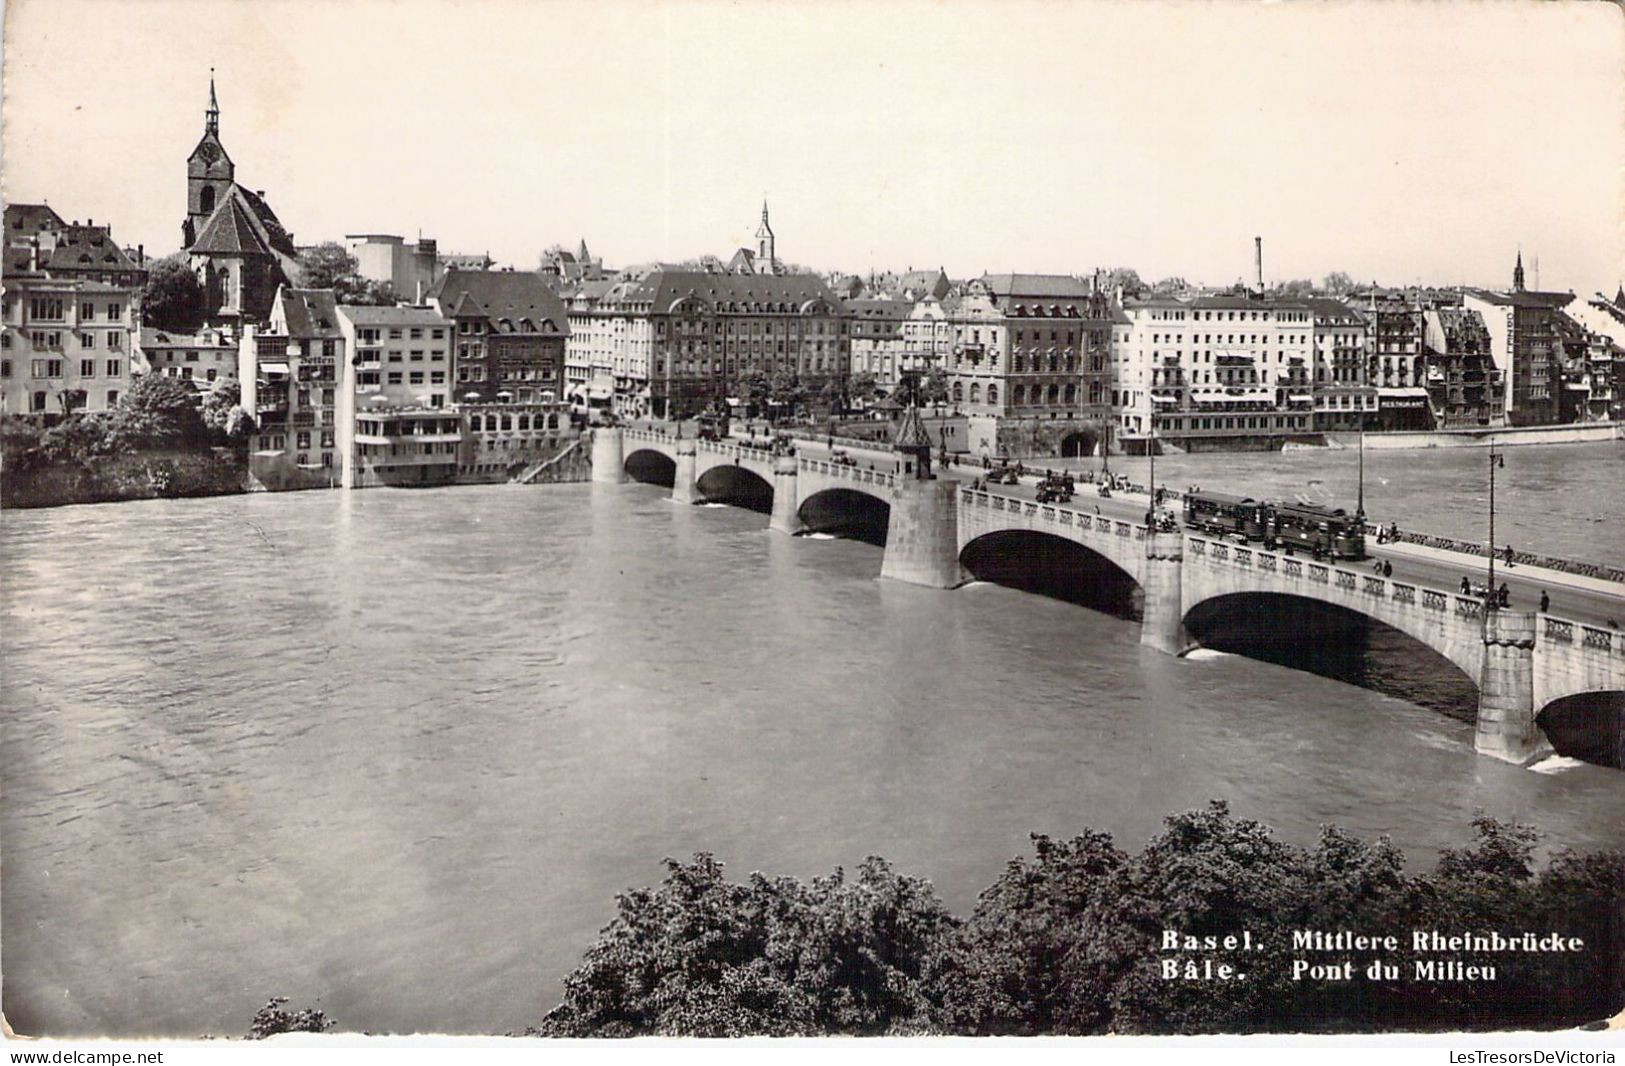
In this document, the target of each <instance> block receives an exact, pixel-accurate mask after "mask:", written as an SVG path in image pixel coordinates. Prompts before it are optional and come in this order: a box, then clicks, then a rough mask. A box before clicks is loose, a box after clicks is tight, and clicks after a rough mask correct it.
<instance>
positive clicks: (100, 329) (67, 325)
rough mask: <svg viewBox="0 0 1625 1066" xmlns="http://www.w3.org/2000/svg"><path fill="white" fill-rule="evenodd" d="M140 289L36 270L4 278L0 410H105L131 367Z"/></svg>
mask: <svg viewBox="0 0 1625 1066" xmlns="http://www.w3.org/2000/svg"><path fill="white" fill-rule="evenodd" d="M140 295H141V290H140V289H138V288H133V287H129V286H121V285H107V284H103V283H101V282H97V281H84V280H77V279H68V280H62V279H57V278H51V277H45V276H41V275H24V276H21V277H18V276H10V275H8V276H7V277H6V278H5V295H4V297H3V304H4V306H3V318H4V327H5V331H4V333H3V334H0V386H3V388H0V411H3V412H4V413H6V414H33V415H63V414H68V413H70V412H74V411H107V410H111V409H112V408H113V407H115V406H117V404H118V399H119V397H120V396H121V395H123V394H124V393H125V392H126V391H127V390H128V389H129V387H130V382H131V380H132V375H133V374H134V373H135V372H136V370H137V369H138V368H136V367H135V366H133V365H132V364H133V363H134V352H133V349H134V344H133V343H132V338H133V337H135V336H136V335H137V334H138V333H139V331H140V328H141V327H140V314H139V310H138V306H139V300H140Z"/></svg>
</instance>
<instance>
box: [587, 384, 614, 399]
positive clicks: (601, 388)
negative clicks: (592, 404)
mask: <svg viewBox="0 0 1625 1066" xmlns="http://www.w3.org/2000/svg"><path fill="white" fill-rule="evenodd" d="M614 395H615V390H614V389H612V388H610V387H609V386H607V385H594V386H593V387H592V388H590V389H588V390H587V396H588V397H589V398H590V399H594V400H607V399H609V398H610V397H611V396H614Z"/></svg>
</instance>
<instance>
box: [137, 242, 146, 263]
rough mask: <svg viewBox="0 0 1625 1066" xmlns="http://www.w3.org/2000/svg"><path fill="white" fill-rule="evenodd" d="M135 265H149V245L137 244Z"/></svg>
mask: <svg viewBox="0 0 1625 1066" xmlns="http://www.w3.org/2000/svg"><path fill="white" fill-rule="evenodd" d="M135 265H136V266H146V265H147V246H146V245H144V244H138V245H136V246H135Z"/></svg>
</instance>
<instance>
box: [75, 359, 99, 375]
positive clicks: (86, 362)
mask: <svg viewBox="0 0 1625 1066" xmlns="http://www.w3.org/2000/svg"><path fill="white" fill-rule="evenodd" d="M79 376H80V377H82V378H93V377H95V376H96V360H94V359H81V360H79Z"/></svg>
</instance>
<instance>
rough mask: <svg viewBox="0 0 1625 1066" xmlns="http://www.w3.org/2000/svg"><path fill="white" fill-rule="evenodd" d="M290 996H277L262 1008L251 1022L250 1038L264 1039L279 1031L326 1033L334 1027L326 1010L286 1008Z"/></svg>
mask: <svg viewBox="0 0 1625 1066" xmlns="http://www.w3.org/2000/svg"><path fill="white" fill-rule="evenodd" d="M287 1002H288V998H287V997H286V996H275V997H273V998H272V999H271V1000H270V1001H269V1002H267V1003H266V1004H265V1006H263V1007H261V1008H260V1011H259V1013H258V1014H256V1015H254V1020H253V1021H252V1022H251V1023H249V1027H248V1039H249V1040H264V1039H265V1038H266V1037H269V1036H276V1035H277V1034H278V1033H325V1032H327V1030H329V1029H331V1028H333V1023H332V1022H331V1021H330V1020H328V1017H327V1014H326V1012H324V1011H319V1010H316V1009H314V1008H312V1007H306V1008H304V1009H303V1010H297V1011H290V1010H287V1009H285V1008H286V1004H287Z"/></svg>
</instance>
